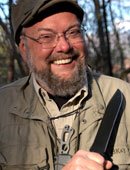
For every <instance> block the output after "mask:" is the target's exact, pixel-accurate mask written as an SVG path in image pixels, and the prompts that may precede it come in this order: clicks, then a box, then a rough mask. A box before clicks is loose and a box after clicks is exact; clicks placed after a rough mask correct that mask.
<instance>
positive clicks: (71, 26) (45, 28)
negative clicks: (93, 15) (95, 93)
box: [19, 12, 86, 96]
mask: <svg viewBox="0 0 130 170" xmlns="http://www.w3.org/2000/svg"><path fill="white" fill-rule="evenodd" d="M79 28H80V23H79V21H78V19H77V17H76V15H74V14H73V13H70V12H61V13H57V14H54V15H51V16H49V17H47V18H45V19H43V20H42V21H40V22H37V23H36V24H35V25H33V26H31V27H28V28H24V29H23V34H25V36H21V41H20V45H19V48H20V51H21V54H22V57H23V59H24V61H25V62H26V63H27V64H28V67H29V69H30V71H31V72H33V73H34V75H35V77H36V80H37V82H38V83H39V84H40V86H42V87H43V88H44V89H45V90H47V91H48V92H49V93H51V94H53V95H59V96H66V95H71V96H72V95H74V94H75V93H76V92H77V91H78V90H79V89H80V88H81V87H83V85H84V84H85V79H86V59H85V55H86V44H85V42H84V38H83V36H82V37H81V36H80V35H78V34H79V32H78V30H79ZM75 30H76V31H77V33H78V34H76V35H75V34H74V33H75ZM73 31H74V33H73ZM56 34H58V35H59V36H58V38H57V41H54V43H50V42H49V45H48V43H46V41H45V42H44V41H43V42H42V43H38V42H36V41H34V40H32V39H30V38H29V37H33V38H35V39H38V38H39V37H44V39H47V41H48V38H49V36H50V35H51V36H52V35H56ZM73 34H74V35H73ZM26 35H27V36H29V37H27V36H26ZM65 35H66V37H67V38H66V37H65ZM52 37H53V36H52ZM54 39H55V38H54ZM40 42H41V41H40Z"/></svg>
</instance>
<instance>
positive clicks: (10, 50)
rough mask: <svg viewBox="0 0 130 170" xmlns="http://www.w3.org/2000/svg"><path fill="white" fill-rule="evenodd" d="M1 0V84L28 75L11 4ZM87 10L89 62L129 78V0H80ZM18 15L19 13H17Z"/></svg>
mask: <svg viewBox="0 0 130 170" xmlns="http://www.w3.org/2000/svg"><path fill="white" fill-rule="evenodd" d="M13 1H15V0H0V86H1V85H3V84H7V83H9V82H12V81H14V80H16V79H19V78H21V77H23V76H25V75H27V74H28V69H27V67H26V65H25V64H24V63H23V61H22V59H21V56H20V54H19V52H18V49H17V46H16V44H15V42H14V40H13V31H12V26H11V21H10V11H11V8H10V7H11V4H12V3H13ZM78 2H79V4H80V5H81V7H82V8H83V9H84V11H85V17H84V22H83V25H84V27H85V29H86V40H87V43H88V56H89V60H88V62H89V64H90V65H91V66H92V68H93V69H94V70H96V71H99V72H102V73H104V74H107V75H111V76H115V77H119V78H122V79H124V80H126V81H129V77H130V76H129V72H130V2H129V0H78ZM16 15H17V14H16Z"/></svg>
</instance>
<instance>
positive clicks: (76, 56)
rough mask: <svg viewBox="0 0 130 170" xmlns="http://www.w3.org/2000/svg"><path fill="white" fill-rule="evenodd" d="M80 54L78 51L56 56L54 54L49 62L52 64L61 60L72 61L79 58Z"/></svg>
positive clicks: (49, 58)
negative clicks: (70, 59) (69, 59)
mask: <svg viewBox="0 0 130 170" xmlns="http://www.w3.org/2000/svg"><path fill="white" fill-rule="evenodd" d="M79 55H80V54H79V52H78V51H71V52H68V53H63V52H61V53H56V54H52V55H50V56H49V57H48V58H47V62H48V63H51V62H53V61H55V60H61V59H68V58H72V59H77V58H78V56H79Z"/></svg>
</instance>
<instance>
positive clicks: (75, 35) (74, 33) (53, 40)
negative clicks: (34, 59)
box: [22, 26, 84, 49]
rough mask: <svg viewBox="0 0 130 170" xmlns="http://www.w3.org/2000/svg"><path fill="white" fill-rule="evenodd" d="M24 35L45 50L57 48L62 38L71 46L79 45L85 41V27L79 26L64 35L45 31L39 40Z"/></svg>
mask: <svg viewBox="0 0 130 170" xmlns="http://www.w3.org/2000/svg"><path fill="white" fill-rule="evenodd" d="M22 35H23V36H25V37H27V38H29V39H31V40H33V41H35V42H37V43H39V44H42V48H44V49H49V48H54V47H56V45H57V43H58V41H59V38H60V37H64V38H65V40H66V41H67V42H68V43H71V44H77V43H81V42H83V41H84V38H83V35H84V29H83V27H79V26H75V27H73V28H70V29H69V30H67V31H66V32H64V33H56V32H53V31H45V30H44V31H43V32H42V33H41V35H40V36H39V37H38V38H34V37H31V36H29V35H26V34H25V33H23V34H22Z"/></svg>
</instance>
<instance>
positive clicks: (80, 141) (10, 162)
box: [0, 75, 130, 170]
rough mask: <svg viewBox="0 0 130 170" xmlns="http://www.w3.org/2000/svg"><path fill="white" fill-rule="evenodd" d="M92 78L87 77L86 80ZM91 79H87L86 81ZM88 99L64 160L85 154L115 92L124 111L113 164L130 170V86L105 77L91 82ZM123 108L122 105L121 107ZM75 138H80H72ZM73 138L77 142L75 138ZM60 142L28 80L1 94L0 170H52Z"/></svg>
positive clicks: (15, 84)
mask: <svg viewBox="0 0 130 170" xmlns="http://www.w3.org/2000/svg"><path fill="white" fill-rule="evenodd" d="M91 76H92V75H91ZM91 76H90V77H91ZM90 80H91V81H90V82H89V84H90V86H89V95H88V96H87V98H86V99H85V100H84V101H83V103H82V107H81V108H80V109H79V110H78V112H79V114H77V115H78V116H77V117H76V118H75V120H74V122H73V129H74V130H75V133H74V134H73V136H72V138H71V142H70V150H69V154H70V155H73V154H74V153H75V152H76V150H77V146H78V149H84V150H89V148H90V147H91V145H92V143H93V141H94V138H95V136H96V133H97V131H98V127H99V125H100V123H101V120H102V117H103V115H104V112H105V109H106V106H107V104H108V102H109V100H110V99H111V97H112V96H113V94H114V93H115V91H116V90H117V89H118V88H119V89H120V90H121V91H122V92H123V94H124V96H125V102H126V105H124V113H123V116H122V118H121V122H120V125H119V129H118V132H117V138H116V141H115V145H114V150H113V156H112V160H113V162H114V164H116V165H118V166H119V167H120V169H122V170H126V169H130V109H129V102H130V85H129V84H128V83H126V82H123V81H122V80H118V79H115V78H111V77H108V76H104V75H95V76H92V77H91V78H90ZM125 102H124V103H125ZM77 134H79V135H77ZM77 136H78V138H77ZM58 147H59V142H58V141H57V140H56V133H55V130H54V127H53V125H52V123H51V121H50V119H49V116H48V113H47V111H46V110H45V108H44V105H42V104H41V102H40V101H39V98H38V96H37V94H36V92H35V90H34V86H33V81H32V77H31V76H29V77H26V78H23V79H21V80H18V81H16V82H14V83H12V84H9V85H7V86H4V87H2V88H1V89H0V167H1V169H2V170H25V169H26V170H38V169H39V170H40V169H41V170H45V169H50V170H53V169H54V162H55V156H56V155H57V153H58Z"/></svg>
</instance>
